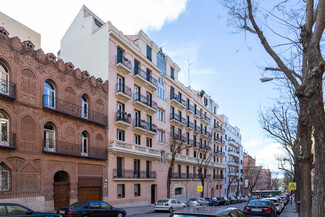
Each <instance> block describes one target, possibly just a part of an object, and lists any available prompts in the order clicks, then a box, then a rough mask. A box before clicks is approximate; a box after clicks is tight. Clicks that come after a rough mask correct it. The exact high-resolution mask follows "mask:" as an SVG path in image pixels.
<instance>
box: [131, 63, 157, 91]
mask: <svg viewBox="0 0 325 217" xmlns="http://www.w3.org/2000/svg"><path fill="white" fill-rule="evenodd" d="M134 75H139V76H140V77H141V78H143V79H145V80H147V81H148V82H150V83H151V84H153V85H154V86H155V87H158V82H157V79H155V78H154V77H153V76H152V75H150V74H148V73H147V72H146V71H145V70H143V69H141V68H140V67H138V70H134Z"/></svg>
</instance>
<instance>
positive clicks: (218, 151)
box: [214, 149, 225, 156]
mask: <svg viewBox="0 0 325 217" xmlns="http://www.w3.org/2000/svg"><path fill="white" fill-rule="evenodd" d="M214 153H215V154H220V155H222V156H224V155H225V152H223V151H220V150H218V149H215V150H214Z"/></svg>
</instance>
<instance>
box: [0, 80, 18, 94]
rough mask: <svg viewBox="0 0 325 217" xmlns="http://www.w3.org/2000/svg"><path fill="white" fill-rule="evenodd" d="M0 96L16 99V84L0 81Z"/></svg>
mask: <svg viewBox="0 0 325 217" xmlns="http://www.w3.org/2000/svg"><path fill="white" fill-rule="evenodd" d="M0 96H2V97H6V98H9V99H16V84H15V83H12V82H10V81H8V80H4V79H0Z"/></svg>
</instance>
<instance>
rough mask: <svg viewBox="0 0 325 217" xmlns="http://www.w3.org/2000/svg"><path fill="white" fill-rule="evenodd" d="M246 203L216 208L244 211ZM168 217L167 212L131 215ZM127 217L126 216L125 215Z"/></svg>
mask: <svg viewBox="0 0 325 217" xmlns="http://www.w3.org/2000/svg"><path fill="white" fill-rule="evenodd" d="M245 204H246V202H244V203H239V204H232V205H226V206H218V208H219V209H226V208H228V207H235V208H238V209H240V210H243V209H244V206H245ZM169 215H170V213H169V212H152V213H147V214H142V213H141V214H136V215H132V216H143V217H149V216H150V217H151V216H155V217H168V216H169ZM127 216H128V215H127Z"/></svg>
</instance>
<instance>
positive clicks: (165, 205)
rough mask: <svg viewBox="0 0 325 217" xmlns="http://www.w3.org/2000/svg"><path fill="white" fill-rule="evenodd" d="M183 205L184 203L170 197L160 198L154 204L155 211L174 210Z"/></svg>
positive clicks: (181, 207)
mask: <svg viewBox="0 0 325 217" xmlns="http://www.w3.org/2000/svg"><path fill="white" fill-rule="evenodd" d="M184 207H186V205H185V203H181V202H180V201H179V200H177V199H171V198H165V199H160V200H158V201H157V202H156V203H155V204H154V208H155V211H169V212H173V211H174V210H177V209H183V208H184Z"/></svg>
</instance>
